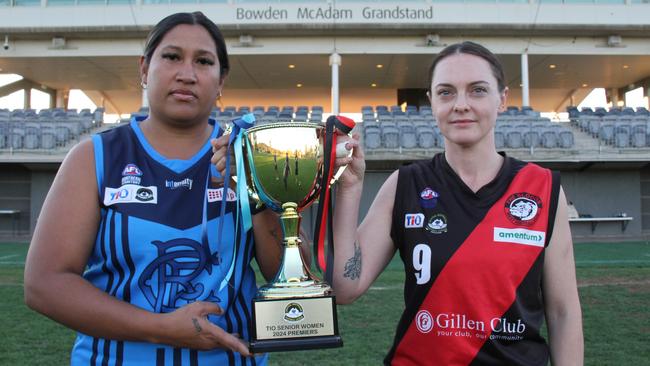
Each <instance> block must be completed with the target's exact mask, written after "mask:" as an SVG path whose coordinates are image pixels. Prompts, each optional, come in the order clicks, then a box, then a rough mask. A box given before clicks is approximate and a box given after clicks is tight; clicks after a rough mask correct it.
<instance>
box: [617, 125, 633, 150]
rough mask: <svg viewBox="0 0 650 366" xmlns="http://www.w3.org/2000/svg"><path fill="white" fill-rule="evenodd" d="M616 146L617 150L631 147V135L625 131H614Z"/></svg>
mask: <svg viewBox="0 0 650 366" xmlns="http://www.w3.org/2000/svg"><path fill="white" fill-rule="evenodd" d="M614 146H615V147H617V148H626V147H630V134H629V133H628V132H627V131H626V130H625V129H620V130H619V129H618V128H617V129H616V130H615V131H614Z"/></svg>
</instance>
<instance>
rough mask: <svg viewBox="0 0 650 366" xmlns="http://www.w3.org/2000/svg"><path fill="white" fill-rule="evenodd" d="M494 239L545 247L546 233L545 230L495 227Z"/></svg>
mask: <svg viewBox="0 0 650 366" xmlns="http://www.w3.org/2000/svg"><path fill="white" fill-rule="evenodd" d="M494 241H495V242H502V243H513V244H524V245H532V246H535V247H543V246H544V243H545V241H546V233H545V232H543V231H535V230H528V229H506V228H502V227H495V228H494Z"/></svg>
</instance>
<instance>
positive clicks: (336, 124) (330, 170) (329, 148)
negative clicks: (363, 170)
mask: <svg viewBox="0 0 650 366" xmlns="http://www.w3.org/2000/svg"><path fill="white" fill-rule="evenodd" d="M354 125H355V122H354V121H353V120H352V119H350V118H347V117H342V116H334V115H332V116H330V117H329V118H327V121H326V122H325V136H324V142H323V146H324V149H325V151H324V154H323V156H324V160H323V176H322V177H321V179H320V181H319V185H320V186H321V192H320V196H319V198H318V211H317V214H316V227H315V230H314V253H315V255H316V263H317V265H318V268H319V269H320V270H321V272H324V273H325V280H326V281H327V282H328V283H332V268H333V267H334V266H333V260H334V243H333V240H334V239H333V233H332V205H331V199H330V196H331V187H330V182H331V181H332V177H333V176H334V165H335V163H336V138H337V134H336V131H335V129H337V130H339V131H340V132H342V133H344V134H348V133H350V131H352V129H353V128H354ZM328 221H329V225H328ZM326 227H328V228H329V229H328V244H329V248H328V250H327V253H326V251H325V228H326ZM326 256H327V257H326Z"/></svg>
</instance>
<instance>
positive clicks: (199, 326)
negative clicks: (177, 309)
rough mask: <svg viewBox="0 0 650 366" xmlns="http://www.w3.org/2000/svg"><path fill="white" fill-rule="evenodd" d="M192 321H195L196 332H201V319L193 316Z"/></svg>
mask: <svg viewBox="0 0 650 366" xmlns="http://www.w3.org/2000/svg"><path fill="white" fill-rule="evenodd" d="M192 323H194V329H196V332H197V333H201V331H202V330H203V328H201V325H200V324H199V321H198V320H197V319H196V318H192Z"/></svg>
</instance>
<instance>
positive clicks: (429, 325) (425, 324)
mask: <svg viewBox="0 0 650 366" xmlns="http://www.w3.org/2000/svg"><path fill="white" fill-rule="evenodd" d="M415 326H416V327H417V328H418V330H419V331H420V332H421V333H429V332H430V331H431V329H433V318H432V317H431V313H429V312H428V311H426V310H420V311H418V313H417V315H415Z"/></svg>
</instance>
